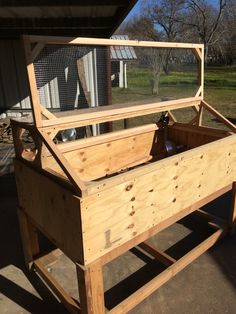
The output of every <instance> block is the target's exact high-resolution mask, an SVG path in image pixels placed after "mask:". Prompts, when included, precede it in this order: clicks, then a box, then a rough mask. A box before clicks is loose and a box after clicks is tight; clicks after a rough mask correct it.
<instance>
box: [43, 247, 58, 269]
mask: <svg viewBox="0 0 236 314" xmlns="http://www.w3.org/2000/svg"><path fill="white" fill-rule="evenodd" d="M62 254H63V252H62V251H61V250H60V249H55V250H53V251H51V252H49V253H47V254H44V255H43V256H41V257H39V258H37V260H38V261H40V263H41V265H42V266H43V267H50V266H52V265H54V264H55V263H56V262H57V260H58V258H59V257H60V256H61V255H62Z"/></svg>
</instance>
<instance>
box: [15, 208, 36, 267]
mask: <svg viewBox="0 0 236 314" xmlns="http://www.w3.org/2000/svg"><path fill="white" fill-rule="evenodd" d="M17 213H18V219H19V225H20V233H21V241H22V246H23V251H24V257H25V265H26V267H27V268H28V269H30V268H31V266H32V264H33V260H34V256H36V255H37V254H39V251H40V250H39V242H38V234H37V230H36V228H35V227H34V226H33V225H32V224H31V223H30V221H29V219H28V218H27V216H26V214H25V213H24V212H23V210H22V209H21V208H19V207H18V208H17Z"/></svg>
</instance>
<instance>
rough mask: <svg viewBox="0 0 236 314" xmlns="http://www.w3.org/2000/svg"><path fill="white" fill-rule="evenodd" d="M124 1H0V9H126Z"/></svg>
mask: <svg viewBox="0 0 236 314" xmlns="http://www.w3.org/2000/svg"><path fill="white" fill-rule="evenodd" d="M127 2H128V3H129V2H130V1H126V0H113V1H110V0H99V1H97V0H86V1H83V0H68V1H65V0H56V1H48V0H37V1H32V0H11V1H9V0H0V7H39V6H45V7H68V6H78V7H79V6H82V7H87V6H125V7H127V6H128V5H127Z"/></svg>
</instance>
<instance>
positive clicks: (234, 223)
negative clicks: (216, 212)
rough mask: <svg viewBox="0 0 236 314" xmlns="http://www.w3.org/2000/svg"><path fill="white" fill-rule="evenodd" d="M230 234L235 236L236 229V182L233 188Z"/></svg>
mask: <svg viewBox="0 0 236 314" xmlns="http://www.w3.org/2000/svg"><path fill="white" fill-rule="evenodd" d="M229 225H230V229H231V230H230V233H231V234H233V233H234V232H235V228H236V182H234V183H233V188H232V203H231V211H230V217H229Z"/></svg>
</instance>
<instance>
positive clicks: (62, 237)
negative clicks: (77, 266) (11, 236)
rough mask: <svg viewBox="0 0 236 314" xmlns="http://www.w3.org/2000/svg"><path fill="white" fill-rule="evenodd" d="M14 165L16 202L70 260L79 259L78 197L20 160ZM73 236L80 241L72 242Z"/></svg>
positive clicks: (80, 255) (79, 224)
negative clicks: (17, 193)
mask: <svg viewBox="0 0 236 314" xmlns="http://www.w3.org/2000/svg"><path fill="white" fill-rule="evenodd" d="M14 167H15V173H16V184H17V189H18V191H20V193H19V195H18V200H19V206H20V207H21V208H24V212H25V214H26V215H29V217H30V219H31V221H32V222H33V225H35V226H36V227H37V229H39V230H40V231H41V232H42V233H43V234H45V235H46V236H47V237H48V238H49V239H50V240H51V241H52V242H53V243H54V244H55V245H56V246H57V247H58V248H60V249H61V250H62V251H63V252H64V253H65V254H66V255H68V256H70V258H71V259H72V260H73V261H79V262H80V263H83V247H82V243H83V242H82V234H81V230H82V225H81V218H80V199H79V198H78V197H77V196H75V195H73V193H72V192H71V190H69V189H66V188H65V187H64V186H63V185H62V184H59V183H57V182H55V181H54V180H53V179H52V178H48V177H47V176H46V175H45V174H44V173H42V172H41V171H39V170H35V169H32V167H29V166H27V165H25V164H24V162H22V161H19V160H16V161H15V163H14ZM32 182H33V184H32ZM62 230H63V231H62ZM75 239H77V241H78V243H80V244H81V245H74V243H75Z"/></svg>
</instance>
